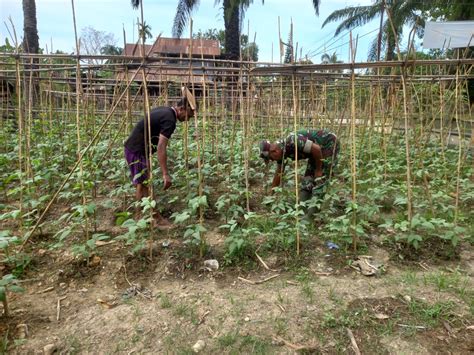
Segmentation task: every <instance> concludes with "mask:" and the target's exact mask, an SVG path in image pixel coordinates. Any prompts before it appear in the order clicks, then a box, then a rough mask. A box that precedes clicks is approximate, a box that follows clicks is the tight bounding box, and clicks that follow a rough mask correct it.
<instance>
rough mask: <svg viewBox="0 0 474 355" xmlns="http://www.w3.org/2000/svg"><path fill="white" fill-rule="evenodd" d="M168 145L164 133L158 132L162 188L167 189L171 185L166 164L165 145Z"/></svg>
mask: <svg viewBox="0 0 474 355" xmlns="http://www.w3.org/2000/svg"><path fill="white" fill-rule="evenodd" d="M167 146H168V138H166V137H165V136H164V135H162V134H160V138H159V140H158V148H157V154H158V162H159V163H160V168H161V172H162V174H163V190H166V189H168V188H169V187H170V186H171V177H170V175H169V174H168V165H167V158H168V156H167V153H166V147H167Z"/></svg>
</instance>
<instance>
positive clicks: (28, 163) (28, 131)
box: [25, 58, 41, 190]
mask: <svg viewBox="0 0 474 355" xmlns="http://www.w3.org/2000/svg"><path fill="white" fill-rule="evenodd" d="M29 70H30V75H29V77H28V81H29V83H28V108H27V110H28V113H27V115H26V130H25V134H26V137H25V138H26V139H25V143H26V147H25V148H26V149H25V165H26V166H25V170H26V176H27V177H28V178H30V179H32V178H33V172H32V168H31V159H30V153H31V142H30V141H31V125H32V115H33V71H34V68H33V58H31V59H30V66H29ZM40 92H41V91H40ZM28 190H29V189H28Z"/></svg>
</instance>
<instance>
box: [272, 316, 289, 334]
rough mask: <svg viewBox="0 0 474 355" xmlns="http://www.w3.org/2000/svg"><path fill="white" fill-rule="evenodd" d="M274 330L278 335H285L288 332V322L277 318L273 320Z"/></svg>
mask: <svg viewBox="0 0 474 355" xmlns="http://www.w3.org/2000/svg"><path fill="white" fill-rule="evenodd" d="M273 329H274V330H275V332H276V333H277V334H278V335H284V334H286V332H287V331H288V320H287V319H285V318H281V317H277V318H275V319H274V320H273Z"/></svg>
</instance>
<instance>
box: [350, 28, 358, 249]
mask: <svg viewBox="0 0 474 355" xmlns="http://www.w3.org/2000/svg"><path fill="white" fill-rule="evenodd" d="M349 43H350V52H351V61H352V64H354V62H355V55H356V50H357V43H356V48H353V45H352V31H351V32H350V33H349ZM355 121H356V107H355V71H354V67H352V69H351V177H352V204H353V206H355V205H356V203H357V165H356V159H357V155H356V135H355V131H356V126H355ZM356 225H357V211H356V210H355V208H354V209H353V210H352V248H353V250H354V252H355V251H356V250H357V243H358V239H359V238H358V236H357V231H356Z"/></svg>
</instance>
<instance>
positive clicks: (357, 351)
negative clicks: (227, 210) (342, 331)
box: [346, 328, 360, 355]
mask: <svg viewBox="0 0 474 355" xmlns="http://www.w3.org/2000/svg"><path fill="white" fill-rule="evenodd" d="M346 331H347V335H349V338H350V339H351V345H352V349H353V350H354V353H355V354H356V355H360V350H359V347H358V346H357V342H356V340H355V338H354V334H352V331H351V330H350V329H349V328H346Z"/></svg>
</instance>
